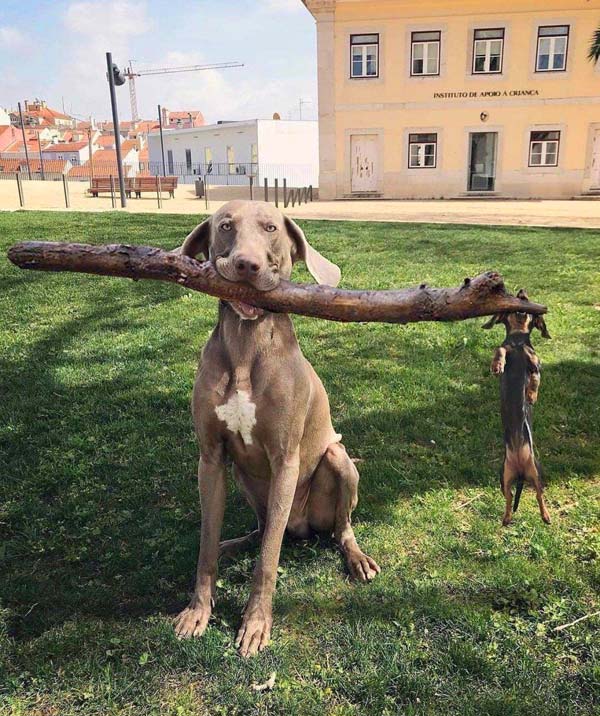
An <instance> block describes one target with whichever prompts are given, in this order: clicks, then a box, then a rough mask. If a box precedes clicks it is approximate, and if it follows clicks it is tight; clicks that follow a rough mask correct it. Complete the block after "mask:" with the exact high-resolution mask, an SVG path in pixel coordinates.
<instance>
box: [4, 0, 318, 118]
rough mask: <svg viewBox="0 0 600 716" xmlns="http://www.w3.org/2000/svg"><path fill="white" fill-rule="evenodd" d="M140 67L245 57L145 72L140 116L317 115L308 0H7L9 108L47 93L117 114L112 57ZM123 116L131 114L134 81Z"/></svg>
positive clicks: (80, 110) (77, 108)
mask: <svg viewBox="0 0 600 716" xmlns="http://www.w3.org/2000/svg"><path fill="white" fill-rule="evenodd" d="M107 50H110V51H112V53H113V57H114V59H115V61H116V62H117V63H118V64H120V65H124V64H125V63H126V61H127V60H129V59H132V60H133V61H134V66H135V67H137V68H139V69H144V68H149V67H166V66H179V65H188V64H201V63H212V62H227V61H239V62H243V63H244V65H245V66H244V67H242V68H237V69H229V70H222V71H204V72H195V73H189V74H187V73H186V74H178V75H163V76H158V77H142V78H141V79H140V80H139V81H138V82H137V95H138V105H139V108H140V113H141V114H142V115H143V116H144V117H148V118H153V117H154V116H155V114H156V105H157V104H158V103H161V104H162V105H164V106H166V107H168V108H170V109H199V110H201V111H202V112H203V113H204V115H205V117H206V119H207V121H211V122H212V121H216V120H219V119H247V118H251V117H252V118H253V117H271V116H272V114H273V112H279V113H280V114H281V116H282V118H284V119H287V118H292V119H297V118H298V114H299V108H298V101H299V99H300V98H302V99H304V100H306V101H309V102H310V103H308V104H305V105H304V106H303V110H302V113H303V117H304V118H311V119H314V118H316V113H317V104H316V103H317V78H316V73H317V70H316V33H315V25H314V21H313V19H312V17H311V16H310V14H309V13H308V11H307V10H306V9H305V8H304V7H303V5H302V3H301V0H183V1H181V0H171V1H167V0H87V1H79V0H26V2H23V1H22V0H0V67H1V68H2V72H1V74H0V107H12V106H16V102H17V101H18V100H24V99H31V98H33V97H40V98H44V99H47V100H48V103H49V104H50V105H51V106H52V107H55V108H57V109H61V108H62V106H63V101H64V107H65V109H66V110H67V112H72V113H75V114H77V115H81V116H89V115H90V114H92V115H94V116H95V117H96V118H97V119H103V118H109V116H110V105H109V96H108V88H107V85H106V80H105V70H106V60H105V55H104V53H105V52H106V51H107ZM118 96H119V112H120V117H121V118H122V119H130V111H129V93H128V91H127V87H126V86H124V87H122V88H120V89H119V95H118Z"/></svg>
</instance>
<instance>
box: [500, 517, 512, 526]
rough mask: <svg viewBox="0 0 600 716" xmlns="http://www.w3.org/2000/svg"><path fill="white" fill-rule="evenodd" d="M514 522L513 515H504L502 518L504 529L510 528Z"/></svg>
mask: <svg viewBox="0 0 600 716" xmlns="http://www.w3.org/2000/svg"><path fill="white" fill-rule="evenodd" d="M511 522H512V515H504V517H503V518H502V527H508V525H509V524H510V523H511Z"/></svg>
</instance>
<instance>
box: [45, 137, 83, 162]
mask: <svg viewBox="0 0 600 716" xmlns="http://www.w3.org/2000/svg"><path fill="white" fill-rule="evenodd" d="M42 158H43V159H64V160H65V161H68V162H71V164H72V165H73V166H77V165H79V164H83V163H84V162H86V161H87V160H88V159H89V158H90V151H89V143H88V141H87V140H85V141H81V142H57V143H56V144H49V145H47V146H46V147H44V148H43V149H42Z"/></svg>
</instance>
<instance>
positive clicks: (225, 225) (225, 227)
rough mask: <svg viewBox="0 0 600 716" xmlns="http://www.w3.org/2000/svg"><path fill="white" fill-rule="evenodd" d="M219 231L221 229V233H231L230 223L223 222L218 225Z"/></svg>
mask: <svg viewBox="0 0 600 716" xmlns="http://www.w3.org/2000/svg"><path fill="white" fill-rule="evenodd" d="M219 229H221V231H231V221H224V222H223V223H222V224H220V225H219Z"/></svg>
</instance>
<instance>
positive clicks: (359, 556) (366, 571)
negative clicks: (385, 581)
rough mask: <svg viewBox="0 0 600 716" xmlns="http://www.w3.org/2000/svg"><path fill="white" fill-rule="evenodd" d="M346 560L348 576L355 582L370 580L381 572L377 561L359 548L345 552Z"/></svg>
mask: <svg viewBox="0 0 600 716" xmlns="http://www.w3.org/2000/svg"><path fill="white" fill-rule="evenodd" d="M346 560H347V562H348V570H349V571H350V576H351V577H352V579H356V581H357V582H371V581H372V580H373V579H375V577H376V576H377V575H378V574H379V573H380V572H381V567H380V566H379V565H378V564H377V562H376V561H375V560H374V559H372V558H371V557H369V556H368V555H366V554H365V553H364V552H361V551H360V550H356V551H352V552H350V553H349V554H347V555H346Z"/></svg>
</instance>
